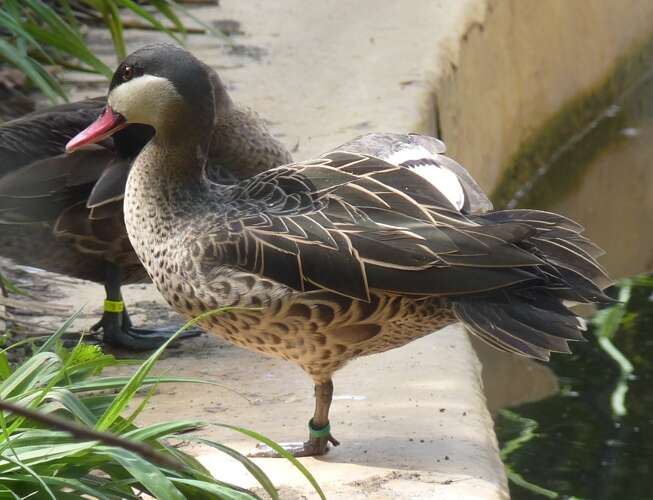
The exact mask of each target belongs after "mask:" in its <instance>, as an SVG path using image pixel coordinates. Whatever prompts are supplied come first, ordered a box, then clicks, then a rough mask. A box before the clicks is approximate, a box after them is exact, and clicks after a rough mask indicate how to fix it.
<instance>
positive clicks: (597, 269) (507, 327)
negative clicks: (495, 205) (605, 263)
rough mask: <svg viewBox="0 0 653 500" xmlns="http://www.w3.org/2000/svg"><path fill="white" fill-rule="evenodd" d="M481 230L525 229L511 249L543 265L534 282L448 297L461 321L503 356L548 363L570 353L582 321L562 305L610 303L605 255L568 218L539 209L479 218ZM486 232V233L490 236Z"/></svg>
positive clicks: (536, 271)
mask: <svg viewBox="0 0 653 500" xmlns="http://www.w3.org/2000/svg"><path fill="white" fill-rule="evenodd" d="M475 221H477V222H479V223H480V224H482V225H485V226H490V228H491V227H492V226H495V225H502V224H507V225H508V227H509V228H513V227H515V225H516V224H520V225H524V226H527V227H528V228H529V229H530V231H528V230H523V231H521V234H523V235H524V238H523V239H521V240H519V241H515V240H512V241H513V242H514V244H515V245H516V246H517V247H518V248H520V249H522V250H527V251H528V252H530V253H531V254H532V255H534V256H536V257H537V258H538V259H540V260H541V264H537V265H536V266H535V268H536V270H535V271H534V273H536V274H537V276H538V277H539V278H538V280H537V282H535V283H533V282H531V283H529V284H517V285H513V286H511V287H507V288H504V289H502V290H494V291H490V292H485V293H482V294H473V295H464V296H459V297H453V298H450V301H451V306H452V309H453V311H454V313H455V314H456V316H457V317H458V319H459V320H460V321H462V322H463V323H465V324H466V325H467V327H468V328H469V329H470V330H471V331H472V333H474V334H476V335H477V336H479V337H480V338H481V339H482V340H485V341H486V342H488V343H489V344H491V345H493V346H494V347H497V348H498V349H501V350H503V351H507V352H512V353H516V354H520V355H523V356H527V357H531V358H536V359H540V360H548V359H549V356H550V353H551V352H563V353H569V352H570V350H569V345H568V343H569V342H571V341H578V340H583V335H582V332H583V331H584V330H585V326H584V322H583V320H582V319H581V318H579V317H578V316H576V315H575V314H574V313H573V312H572V311H570V310H569V309H568V308H567V307H566V306H565V301H576V302H586V303H592V302H594V303H610V302H613V299H611V298H610V297H608V296H607V295H606V294H605V293H604V292H603V289H604V288H606V287H607V286H609V285H610V284H612V281H611V280H610V277H609V276H608V274H607V273H606V272H605V270H604V269H603V268H602V267H601V266H600V265H599V263H598V262H597V261H596V257H597V256H599V255H601V254H602V253H603V251H602V250H601V249H600V248H599V247H598V246H596V245H595V244H594V243H592V242H591V241H589V240H588V239H587V238H585V237H584V236H582V235H581V232H582V231H583V227H582V226H581V225H580V224H578V223H576V222H574V221H572V220H570V219H567V218H566V217H563V216H560V215H557V214H552V213H549V212H541V211H537V210H505V211H499V212H492V213H487V214H481V215H477V216H476V218H475ZM490 228H487V229H486V231H490V232H492V230H491V229H490Z"/></svg>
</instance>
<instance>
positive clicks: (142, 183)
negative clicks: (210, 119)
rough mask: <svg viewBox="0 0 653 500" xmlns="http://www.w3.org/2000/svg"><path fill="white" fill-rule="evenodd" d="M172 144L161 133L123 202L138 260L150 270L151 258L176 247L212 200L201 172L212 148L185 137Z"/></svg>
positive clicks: (139, 162)
mask: <svg viewBox="0 0 653 500" xmlns="http://www.w3.org/2000/svg"><path fill="white" fill-rule="evenodd" d="M184 139H185V140H184V141H174V140H168V139H167V138H166V136H159V135H158V134H157V135H155V137H154V138H153V139H152V140H151V141H150V142H149V143H148V144H147V145H146V146H145V147H144V148H143V150H142V151H141V153H140V154H139V155H138V157H137V158H136V160H135V161H134V163H133V165H132V168H131V170H130V172H129V177H128V179H127V186H126V189H125V199H124V215H125V225H126V226H127V233H128V235H129V239H130V241H131V243H132V245H133V247H134V250H135V251H136V254H137V255H138V257H139V259H140V260H141V262H143V264H144V265H145V268H146V269H147V270H148V272H150V274H151V271H152V269H150V268H151V267H152V266H155V265H156V264H155V263H153V262H151V260H152V259H151V257H152V255H153V254H156V253H157V252H159V251H164V250H166V249H168V248H172V247H174V246H175V245H177V244H178V243H177V240H178V238H179V237H180V235H181V234H182V232H183V228H184V227H187V223H188V221H189V220H190V219H191V218H192V217H193V216H197V214H194V213H193V211H194V210H195V209H199V208H201V207H202V206H206V204H204V203H203V202H202V199H203V198H204V197H207V196H208V184H207V181H206V178H205V176H204V175H203V173H202V170H203V164H204V162H205V161H206V154H207V149H208V144H207V146H203V145H202V142H201V141H198V140H192V138H189V137H185V138H184Z"/></svg>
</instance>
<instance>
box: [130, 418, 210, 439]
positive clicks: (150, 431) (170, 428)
mask: <svg viewBox="0 0 653 500" xmlns="http://www.w3.org/2000/svg"><path fill="white" fill-rule="evenodd" d="M204 425H207V422H206V421H204V420H176V421H173V422H161V423H158V424H152V425H148V426H146V427H141V428H140V429H135V430H133V431H130V432H125V433H124V434H123V437H124V438H125V439H131V440H134V441H150V440H152V439H159V438H163V437H168V436H170V435H171V434H175V433H179V432H187V431H190V430H193V429H196V428H197V427H202V426H204Z"/></svg>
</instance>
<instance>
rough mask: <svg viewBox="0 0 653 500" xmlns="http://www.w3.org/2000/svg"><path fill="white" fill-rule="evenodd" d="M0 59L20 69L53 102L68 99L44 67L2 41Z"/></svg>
mask: <svg viewBox="0 0 653 500" xmlns="http://www.w3.org/2000/svg"><path fill="white" fill-rule="evenodd" d="M0 57H4V58H5V59H7V61H9V62H10V63H12V64H13V65H14V66H16V67H17V68H18V69H20V70H21V71H22V72H23V73H25V74H26V75H27V77H28V78H29V79H30V80H32V81H33V82H34V84H35V85H36V86H37V87H39V88H40V89H41V91H42V92H43V93H44V94H45V95H46V96H47V97H48V99H50V100H51V101H53V102H56V101H58V100H59V98H64V99H66V94H65V93H64V92H63V90H61V87H60V86H59V84H58V83H57V82H56V81H54V79H53V78H52V77H51V76H50V75H48V73H47V71H45V69H43V67H42V66H41V65H40V64H39V63H37V62H36V61H34V60H33V59H31V58H29V57H25V56H24V55H23V54H21V53H20V52H19V51H18V50H17V49H16V47H14V46H12V45H11V44H9V43H7V42H6V41H5V40H2V39H0Z"/></svg>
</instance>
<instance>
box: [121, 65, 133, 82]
mask: <svg viewBox="0 0 653 500" xmlns="http://www.w3.org/2000/svg"><path fill="white" fill-rule="evenodd" d="M133 76H134V67H133V66H125V67H124V68H123V69H122V81H123V82H128V81H129V80H131V79H132V77H133Z"/></svg>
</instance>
